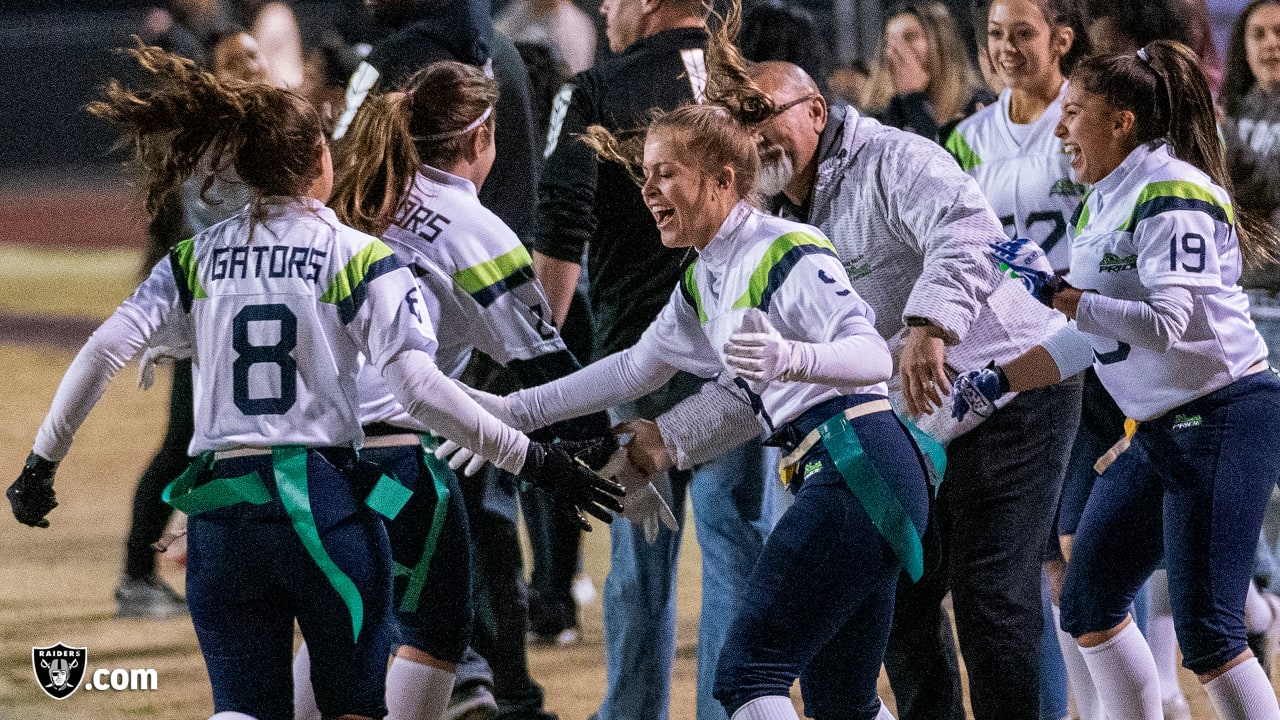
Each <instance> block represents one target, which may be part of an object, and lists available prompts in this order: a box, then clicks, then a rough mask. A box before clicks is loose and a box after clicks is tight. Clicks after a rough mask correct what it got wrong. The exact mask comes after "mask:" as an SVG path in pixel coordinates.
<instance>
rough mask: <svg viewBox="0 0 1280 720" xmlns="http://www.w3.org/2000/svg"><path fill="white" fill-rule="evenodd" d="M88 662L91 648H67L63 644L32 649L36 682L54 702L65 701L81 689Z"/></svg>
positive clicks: (32, 663)
mask: <svg viewBox="0 0 1280 720" xmlns="http://www.w3.org/2000/svg"><path fill="white" fill-rule="evenodd" d="M88 660H89V648H73V647H67V646H66V645H63V644H62V643H58V644H57V645H54V646H53V647H33V648H31V668H32V669H33V670H35V671H36V682H38V683H40V689H41V690H44V692H45V694H46V695H48V696H49V697H51V698H53V699H54V700H65V699H66V698H68V697H71V693H73V692H75V691H76V689H77V688H79V687H80V681H81V680H83V679H84V666H85V663H86V662H88Z"/></svg>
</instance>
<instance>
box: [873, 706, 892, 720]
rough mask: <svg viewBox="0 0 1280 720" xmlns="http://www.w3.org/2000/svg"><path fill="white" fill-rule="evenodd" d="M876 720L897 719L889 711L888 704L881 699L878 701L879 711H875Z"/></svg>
mask: <svg viewBox="0 0 1280 720" xmlns="http://www.w3.org/2000/svg"><path fill="white" fill-rule="evenodd" d="M876 720H897V718H895V717H894V716H893V713H891V712H889V708H888V706H886V705H885V704H884V702H883V701H882V702H881V703H880V712H878V713H876Z"/></svg>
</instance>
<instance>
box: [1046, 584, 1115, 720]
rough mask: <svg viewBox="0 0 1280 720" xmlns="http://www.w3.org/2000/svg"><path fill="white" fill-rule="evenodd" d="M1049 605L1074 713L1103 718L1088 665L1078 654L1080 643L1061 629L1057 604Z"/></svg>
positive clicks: (1097, 719)
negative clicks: (1073, 701) (1065, 670)
mask: <svg viewBox="0 0 1280 720" xmlns="http://www.w3.org/2000/svg"><path fill="white" fill-rule="evenodd" d="M1050 607H1052V608H1053V629H1054V631H1055V632H1057V633H1058V647H1060V648H1062V662H1063V664H1064V665H1066V667H1067V686H1068V687H1069V688H1070V689H1071V697H1073V698H1075V701H1076V714H1077V715H1079V716H1080V720H1104V719H1105V718H1106V715H1104V714H1103V713H1102V704H1101V703H1100V701H1099V700H1098V689H1097V688H1096V687H1094V685H1093V678H1092V677H1090V676H1089V667H1088V666H1087V665H1085V662H1084V656H1083V655H1081V654H1080V644H1079V643H1077V642H1076V639H1075V638H1073V637H1071V635H1070V633H1068V632H1066V631H1065V630H1063V629H1062V617H1061V616H1062V611H1061V610H1060V609H1058V606H1057V605H1051V606H1050Z"/></svg>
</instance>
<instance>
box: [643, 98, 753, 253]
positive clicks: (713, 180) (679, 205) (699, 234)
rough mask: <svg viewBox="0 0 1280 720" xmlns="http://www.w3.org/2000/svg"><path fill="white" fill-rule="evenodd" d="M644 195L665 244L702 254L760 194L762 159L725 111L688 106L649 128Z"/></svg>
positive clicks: (748, 136) (745, 134) (659, 120)
mask: <svg viewBox="0 0 1280 720" xmlns="http://www.w3.org/2000/svg"><path fill="white" fill-rule="evenodd" d="M643 168H644V178H645V181H644V186H643V187H642V188H641V194H642V195H643V196H644V201H645V204H646V205H648V206H649V211H650V212H652V213H653V217H654V220H656V221H657V223H658V232H659V234H660V235H661V237H662V244H663V245H666V246H667V247H693V248H696V249H698V250H702V249H703V248H705V247H706V246H707V243H709V242H711V238H712V237H714V236H715V234H716V231H717V230H719V229H720V226H721V225H723V224H724V221H725V218H727V217H729V213H730V212H731V211H732V210H733V207H734V206H735V205H736V204H737V203H738V202H739V201H740V200H749V199H751V198H752V197H753V196H754V195H755V188H756V175H757V174H759V172H760V156H759V155H758V154H757V152H756V144H755V141H754V140H753V139H752V137H751V136H750V135H749V134H747V132H746V131H745V129H744V128H743V127H742V126H741V125H739V124H738V123H737V122H736V121H735V120H733V119H732V118H731V117H729V113H728V112H727V111H725V110H724V109H723V108H718V107H714V106H699V105H687V106H685V107H682V108H678V109H676V110H673V111H672V112H670V113H667V114H665V115H663V116H662V117H661V118H659V119H658V120H656V121H654V122H653V124H651V125H650V126H649V135H648V137H647V138H646V140H645V144H644V165H643Z"/></svg>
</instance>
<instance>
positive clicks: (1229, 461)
mask: <svg viewBox="0 0 1280 720" xmlns="http://www.w3.org/2000/svg"><path fill="white" fill-rule="evenodd" d="M1277 431H1280V380H1277V379H1276V377H1275V376H1274V375H1272V374H1271V373H1270V372H1262V373H1258V374H1255V375H1249V376H1247V377H1244V378H1241V379H1240V380H1237V381H1236V382H1234V383H1232V384H1231V385H1228V386H1227V387H1225V388H1222V389H1221V390H1217V391H1215V392H1212V393H1210V394H1208V395H1206V396H1204V397H1202V398H1199V399H1197V400H1194V401H1192V402H1189V403H1186V404H1185V405H1182V406H1180V407H1177V408H1174V409H1173V410H1170V411H1169V412H1167V413H1165V414H1164V415H1162V416H1160V417H1158V418H1156V419H1154V420H1150V421H1146V422H1143V423H1142V424H1140V425H1139V426H1138V432H1137V433H1136V434H1135V435H1134V436H1133V442H1132V444H1131V445H1130V446H1129V449H1128V450H1127V451H1126V452H1125V453H1124V454H1123V455H1121V456H1120V457H1119V458H1118V459H1117V460H1116V461H1115V463H1113V464H1112V465H1111V467H1110V468H1108V469H1107V471H1106V472H1105V473H1103V474H1102V475H1101V476H1100V477H1099V478H1098V479H1097V481H1096V483H1095V484H1094V487H1093V491H1092V493H1090V495H1089V501H1088V503H1087V504H1086V505H1085V509H1084V515H1083V516H1082V517H1081V520H1080V526H1079V528H1077V530H1076V536H1075V543H1074V546H1073V550H1072V558H1071V563H1070V565H1069V566H1068V568H1067V576H1066V581H1065V585H1064V588H1063V591H1062V627H1063V629H1064V630H1066V631H1067V632H1069V633H1071V634H1072V635H1073V636H1075V637H1080V636H1081V635H1084V634H1085V633H1090V632H1100V631H1103V630H1107V629H1110V628H1113V627H1115V626H1116V625H1118V624H1119V623H1120V622H1121V621H1122V620H1123V619H1124V617H1125V614H1126V613H1127V612H1128V611H1129V603H1130V602H1131V601H1132V600H1133V597H1134V594H1135V593H1136V592H1137V590H1138V588H1139V587H1140V586H1141V585H1142V584H1143V583H1144V582H1145V581H1146V579H1147V577H1148V576H1149V575H1150V574H1151V572H1152V571H1153V570H1154V569H1155V568H1156V566H1157V564H1158V563H1159V562H1160V559H1161V557H1162V556H1163V557H1164V560H1165V566H1166V567H1167V568H1168V571H1169V597H1170V600H1171V601H1172V603H1173V619H1174V627H1175V630H1176V632H1177V634H1178V643H1179V644H1180V645H1181V646H1182V653H1183V659H1182V664H1183V665H1184V666H1186V668H1187V669H1188V670H1191V671H1192V672H1195V673H1200V674H1203V673H1206V672H1209V671H1211V670H1214V669H1216V668H1218V667H1221V666H1222V665H1223V664H1224V663H1226V662H1227V661H1228V660H1231V659H1232V658H1234V657H1235V656H1237V655H1239V654H1240V653H1242V652H1244V650H1245V648H1246V647H1248V646H1247V644H1246V642H1245V626H1244V599H1245V594H1246V592H1247V591H1248V585H1249V578H1250V576H1251V574H1252V572H1253V561H1254V550H1255V549H1256V546H1257V538H1258V529H1259V528H1260V527H1261V525H1262V514H1263V511H1264V510H1265V508H1266V504H1267V498H1268V497H1269V496H1270V494H1271V487H1272V485H1273V484H1274V483H1275V478H1276V477H1277V476H1280V442H1276V437H1277Z"/></svg>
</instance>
